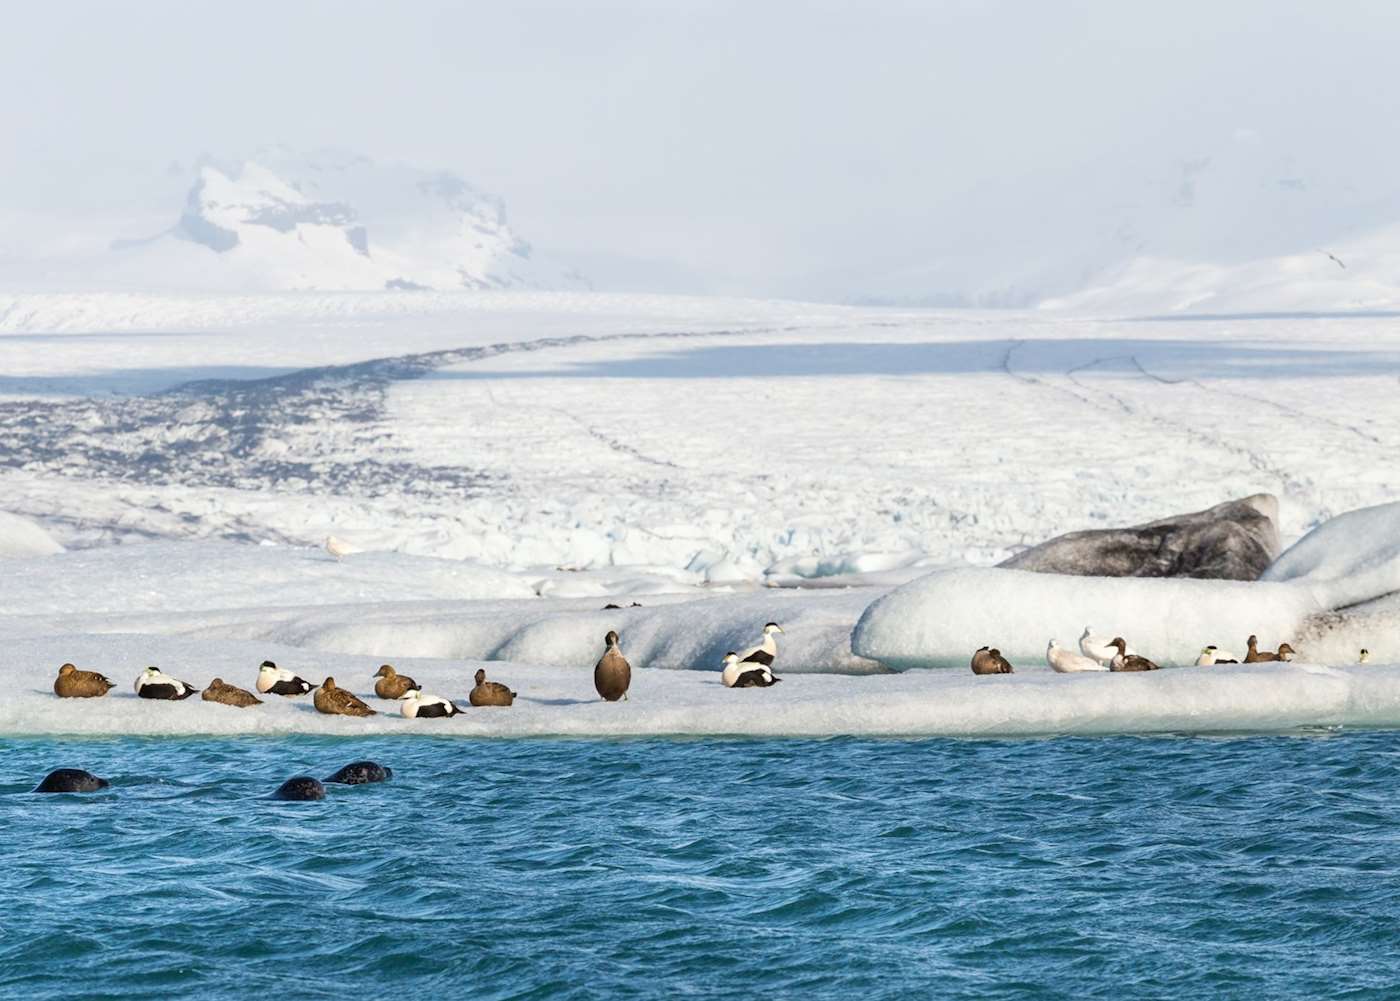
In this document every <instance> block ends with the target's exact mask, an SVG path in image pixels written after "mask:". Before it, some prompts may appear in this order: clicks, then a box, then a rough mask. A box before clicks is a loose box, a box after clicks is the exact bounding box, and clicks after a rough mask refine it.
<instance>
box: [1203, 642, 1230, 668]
mask: <svg viewBox="0 0 1400 1001" xmlns="http://www.w3.org/2000/svg"><path fill="white" fill-rule="evenodd" d="M1239 660H1240V659H1239V658H1238V657H1236V656H1235V655H1234V654H1232V653H1231V652H1230V651H1229V650H1222V649H1220V648H1219V647H1215V646H1208V647H1206V648H1205V649H1203V650H1202V651H1201V655H1200V656H1199V657H1197V658H1196V666H1197V667H1210V666H1211V665H1212V664H1237V663H1239Z"/></svg>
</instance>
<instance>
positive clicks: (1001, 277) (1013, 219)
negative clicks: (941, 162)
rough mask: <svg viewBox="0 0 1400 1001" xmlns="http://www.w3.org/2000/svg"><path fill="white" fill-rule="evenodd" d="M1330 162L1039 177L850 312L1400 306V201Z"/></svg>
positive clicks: (1289, 150)
mask: <svg viewBox="0 0 1400 1001" xmlns="http://www.w3.org/2000/svg"><path fill="white" fill-rule="evenodd" d="M1326 153H1327V151H1325V150H1316V149H1309V148H1305V147H1298V148H1295V147H1294V146H1293V145H1291V144H1290V143H1289V142H1288V137H1280V138H1279V139H1278V140H1277V141H1269V140H1266V139H1264V138H1261V137H1260V136H1257V135H1255V134H1254V133H1252V132H1249V131H1247V130H1240V131H1238V132H1237V133H1235V134H1234V135H1232V136H1229V137H1227V138H1225V139H1223V140H1222V141H1220V142H1218V143H1216V144H1215V145H1213V146H1210V147H1207V148H1204V149H1200V150H1196V151H1193V152H1192V153H1190V154H1189V155H1185V154H1183V155H1181V156H1178V157H1176V158H1174V159H1172V160H1169V161H1166V162H1158V163H1142V164H1139V165H1137V166H1136V167H1135V168H1134V169H1131V170H1124V169H1122V165H1121V164H1118V165H1116V167H1115V169H1114V170H1112V171H1109V170H1106V169H1103V168H1100V167H1097V166H1095V165H1092V164H1090V165H1083V166H1082V167H1077V168H1076V169H1074V170H1071V171H1062V172H1061V173H1059V174H1047V175H1044V176H1041V175H1037V176H1035V177H1034V178H1031V179H1029V180H1027V181H1026V182H1025V184H1024V186H1023V187H1021V188H1015V189H1011V190H1005V191H1003V190H1001V189H998V190H997V191H996V195H997V196H998V197H990V196H986V197H982V198H979V200H978V205H979V207H981V208H983V209H985V211H983V212H982V214H979V215H977V216H976V218H975V221H974V222H973V223H972V224H966V222H965V221H964V225H962V226H961V228H957V229H954V230H951V231H948V232H942V231H938V232H931V235H930V237H929V240H930V253H929V255H928V257H927V258H926V259H924V260H923V261H922V262H919V263H918V264H916V265H911V266H907V267H904V268H901V269H898V270H891V271H888V272H886V273H883V274H878V275H875V276H872V277H868V278H866V279H864V280H862V281H861V282H860V283H859V285H858V286H857V291H856V292H855V293H854V294H853V295H852V296H851V298H852V299H853V300H854V301H855V302H857V303H867V304H880V305H926V306H973V307H1007V306H1010V307H1034V306H1051V307H1063V308H1073V309H1083V310H1091V311H1109V312H1117V311H1120V310H1121V311H1132V312H1142V311H1145V312H1153V313H1156V312H1162V313H1169V312H1227V311H1264V312H1279V311H1293V310H1309V311H1333V310H1356V309H1380V308H1395V307H1397V306H1400V268H1397V265H1400V225H1397V222H1398V221H1400V188H1397V186H1396V185H1395V184H1394V182H1393V181H1391V180H1389V179H1387V178H1384V177H1378V176H1375V171H1374V170H1371V169H1370V168H1369V167H1368V166H1367V165H1361V164H1351V165H1345V164H1343V165H1339V164H1336V163H1334V162H1332V161H1331V160H1329V159H1328V156H1327V155H1326ZM1329 254H1330V255H1331V256H1329ZM1339 262H1340V263H1339Z"/></svg>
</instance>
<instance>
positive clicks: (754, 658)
mask: <svg viewBox="0 0 1400 1001" xmlns="http://www.w3.org/2000/svg"><path fill="white" fill-rule="evenodd" d="M782 631H783V627H782V626H780V625H778V624H777V623H776V622H770V623H768V624H767V625H766V626H764V627H763V639H762V640H761V641H760V642H759V644H758V646H751V647H749V648H748V649H747V650H745V651H743V652H742V653H739V654H736V655H735V656H737V657H738V658H739V663H741V664H762V665H763V666H764V667H768V668H771V667H772V666H773V661H774V660H776V659H777V656H778V641H777V640H775V639H774V638H773V637H774V636H776V635H778V633H780V632H782Z"/></svg>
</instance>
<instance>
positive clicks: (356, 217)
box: [44, 147, 588, 291]
mask: <svg viewBox="0 0 1400 1001" xmlns="http://www.w3.org/2000/svg"><path fill="white" fill-rule="evenodd" d="M181 190H182V197H183V204H181V203H180V202H179V201H176V200H175V199H174V197H173V194H174V192H176V191H181ZM156 192H159V194H156ZM141 195H145V196H146V198H147V199H149V200H151V201H154V200H155V198H160V199H161V200H162V204H160V205H150V204H146V205H141V206H139V209H138V210H137V211H134V212H132V213H131V215H130V216H129V217H127V218H120V219H117V220H116V221H109V220H106V219H97V220H94V223H93V226H94V229H96V228H98V227H102V228H106V227H108V226H110V227H112V229H111V230H110V231H109V232H108V234H107V236H106V238H105V239H104V240H102V241H100V242H99V241H97V240H95V239H90V240H87V241H85V242H83V243H80V244H79V245H78V246H76V247H74V246H65V247H63V248H61V250H60V252H59V253H58V254H56V255H52V256H50V257H49V259H48V260H46V261H45V262H44V263H45V265H46V268H45V276H46V277H51V278H54V279H56V280H58V281H61V282H64V283H67V284H78V283H88V284H90V285H93V286H97V287H111V286H114V285H115V286H120V287H142V288H166V289H169V288H183V289H212V290H239V291H274V290H291V289H296V290H301V289H319V290H369V289H379V290H383V289H419V288H425V289H426V288H431V289H440V290H446V289H508V288H525V289H577V288H586V287H588V283H587V282H586V281H585V280H584V279H583V278H582V276H580V275H579V274H577V273H575V272H571V271H569V270H567V269H565V268H560V267H554V266H552V265H550V264H548V263H543V262H541V261H539V260H538V259H537V258H536V256H535V255H534V254H533V253H532V251H531V248H530V245H529V244H528V243H526V242H525V241H524V240H522V239H521V238H520V237H519V236H517V235H516V234H515V232H514V231H513V230H512V229H511V227H510V224H509V223H508V222H507V220H506V213H505V207H504V205H503V204H502V203H501V201H500V199H498V198H495V197H493V196H491V195H488V194H485V193H483V192H481V191H478V190H476V189H475V188H473V187H472V186H471V185H469V184H468V183H467V182H466V181H464V180H462V179H461V178H460V177H458V176H456V175H455V174H452V173H449V172H446V171H427V170H420V169H417V168H414V167H408V166H404V165H399V164H379V163H376V162H374V161H372V160H370V159H368V158H366V157H363V156H356V155H353V154H345V153H338V152H321V153H316V154H310V155H307V154H299V153H295V152H292V151H289V150H286V149H283V148H279V147H272V148H264V149H261V150H259V151H258V152H257V153H255V154H254V155H252V156H250V157H246V158H233V159H220V158H214V157H208V156H205V157H201V158H200V159H199V160H197V161H196V162H195V163H194V164H193V165H191V166H189V167H181V166H178V165H177V166H172V168H171V169H170V171H169V172H168V176H167V178H166V179H164V183H163V184H162V185H160V186H154V185H153V186H150V187H149V188H146V189H145V190H143V191H141ZM138 197H139V196H138ZM146 220H150V221H146ZM155 220H160V221H159V223H158V225H161V226H162V227H163V228H161V229H159V230H157V231H156V232H155V233H154V234H152V233H151V228H150V227H151V225H152V222H154V221H155ZM138 227H145V232H144V233H143V232H142V231H141V229H140V228H138Z"/></svg>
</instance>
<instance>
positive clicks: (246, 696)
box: [200, 678, 263, 709]
mask: <svg viewBox="0 0 1400 1001" xmlns="http://www.w3.org/2000/svg"><path fill="white" fill-rule="evenodd" d="M200 698H201V699H203V700H204V701H205V702H218V703H219V704H220V705H225V706H234V707H235V708H237V709H247V708H248V707H249V706H260V705H262V704H263V702H262V699H260V698H258V697H257V696H256V695H254V694H253V693H252V692H248V691H244V690H243V689H242V688H239V687H238V686H237V685H226V684H224V679H223V678H215V679H214V680H213V681H211V682H209V687H208V688H206V689H205V690H204V694H203V695H201V696H200Z"/></svg>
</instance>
